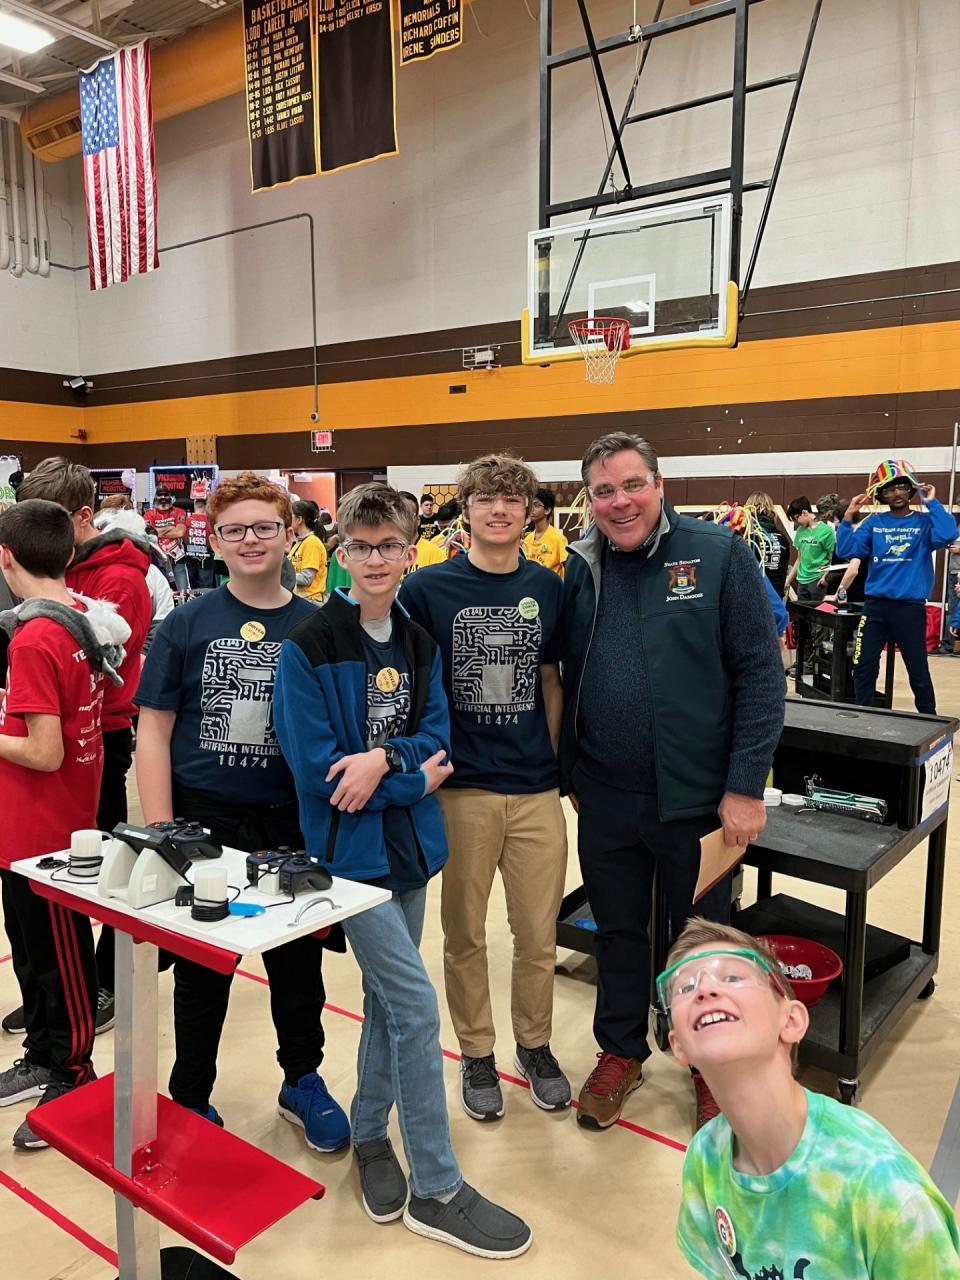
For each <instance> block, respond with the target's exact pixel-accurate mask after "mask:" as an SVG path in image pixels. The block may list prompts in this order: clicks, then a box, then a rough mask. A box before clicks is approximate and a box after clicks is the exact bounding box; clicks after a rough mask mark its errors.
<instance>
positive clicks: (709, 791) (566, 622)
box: [560, 432, 785, 1129]
mask: <svg viewBox="0 0 960 1280" xmlns="http://www.w3.org/2000/svg"><path fill="white" fill-rule="evenodd" d="M583 482H584V486H585V488H586V492H587V497H588V499H589V511H590V515H591V517H592V520H593V523H592V525H591V527H590V528H589V530H588V531H587V533H586V534H585V536H584V537H583V538H581V539H580V541H579V542H575V543H571V545H570V549H569V551H570V554H569V557H568V559H567V564H566V574H565V579H564V600H563V637H564V638H563V646H564V647H563V655H564V657H563V685H564V716H563V729H562V733H561V739H560V785H561V791H562V792H563V793H564V794H569V795H570V797H571V799H572V800H573V802H574V805H575V806H576V807H577V809H578V812H579V815H580V822H579V854H580V867H581V870H582V873H583V882H584V886H585V888H586V890H587V896H588V898H589V901H590V906H591V908H592V911H593V917H594V920H595V922H596V926H597V932H596V934H595V941H596V958H597V1004H596V1012H595V1016H594V1035H595V1036H596V1039H597V1043H598V1045H599V1047H600V1052H599V1053H598V1055H597V1057H598V1062H597V1066H596V1067H595V1068H594V1070H593V1072H592V1073H591V1074H590V1076H589V1078H588V1079H587V1081H586V1083H585V1084H584V1086H583V1088H582V1090H581V1092H580V1101H579V1109H578V1112H577V1119H578V1122H579V1123H580V1124H581V1125H583V1126H585V1127H586V1128H592V1129H606V1128H608V1127H609V1126H610V1125H612V1124H614V1123H615V1122H616V1121H617V1120H618V1119H619V1117H620V1112H621V1110H622V1107H623V1103H624V1100H625V1099H626V1097H627V1095H628V1094H629V1093H631V1092H633V1090H634V1089H637V1088H639V1086H640V1085H641V1084H642V1083H643V1072H642V1065H643V1062H644V1060H645V1059H646V1058H647V1057H648V1056H649V1054H650V1049H649V1046H648V1044H647V1022H648V993H649V990H650V941H649V936H648V933H647V922H648V920H649V918H650V906H651V898H652V889H653V877H654V872H655V871H656V870H657V869H658V868H659V870H660V876H661V882H662V884H663V888H664V892H665V894H666V900H667V906H668V910H669V916H670V932H671V934H672V936H673V937H676V936H677V935H678V934H679V933H680V931H681V930H682V929H683V927H684V925H685V923H686V921H687V918H688V917H689V916H691V915H693V914H694V906H693V894H694V888H695V885H696V882H697V876H698V872H699V867H700V839H701V837H702V836H705V835H707V834H708V833H709V832H711V831H714V830H716V829H717V828H718V827H720V826H722V827H723V833H724V839H725V841H726V843H727V844H728V845H734V844H736V843H737V842H740V841H750V840H753V839H756V837H757V836H758V835H759V833H760V832H761V831H762V830H763V827H764V825H765V821H766V817H765V812H764V807H763V789H764V785H765V782H766V778H767V775H768V773H769V770H770V766H771V763H772V761H773V752H774V748H775V747H776V745H777V742H778V740H779V738H780V732H781V729H782V727H783V700H784V693H785V682H784V676H783V666H782V663H781V660H780V651H779V646H778V642H777V635H776V629H775V627H774V623H773V614H772V612H771V609H770V606H769V603H768V600H767V593H766V589H765V587H764V583H763V578H762V573H761V570H760V568H759V566H758V564H757V562H756V559H755V558H754V556H753V555H752V553H751V551H750V549H749V547H747V546H746V545H745V544H744V542H743V540H742V539H740V538H735V537H734V536H733V535H732V534H731V533H730V532H729V530H727V529H724V528H722V527H721V526H718V525H714V524H707V523H704V522H703V521H699V520H694V519H692V518H690V517H688V516H681V515H678V514H677V513H676V512H675V511H674V510H673V508H672V507H671V506H670V504H669V503H668V502H667V501H666V500H665V499H664V494H663V477H662V476H661V474H660V470H659V464H658V461H657V455H656V453H655V452H654V450H653V449H652V447H651V446H650V445H649V444H648V443H647V441H646V440H643V439H641V437H639V436H635V435H629V434H627V433H626V432H614V433H612V434H610V435H606V436H601V437H600V439H599V440H595V441H594V442H593V444H591V445H590V447H589V448H588V449H587V451H586V454H585V455H584V459H583ZM696 913H697V914H700V915H703V916H706V917H707V918H709V919H713V920H717V921H726V920H727V919H729V913H730V877H729V876H726V877H725V878H724V879H723V880H722V881H721V882H720V883H719V884H717V885H716V886H715V887H714V888H713V889H711V890H710V892H709V893H708V894H707V895H706V896H705V897H703V898H701V899H700V901H699V902H698V903H697V906H696ZM694 1083H695V1086H696V1094H697V1127H699V1126H700V1124H702V1123H704V1122H705V1121H706V1120H707V1119H708V1118H710V1115H711V1114H712V1113H714V1112H715V1104H714V1103H713V1100H712V1098H711V1097H710V1095H709V1092H708V1090H707V1089H706V1086H705V1084H704V1083H703V1081H702V1079H700V1077H699V1075H697V1074H696V1073H695V1074H694Z"/></svg>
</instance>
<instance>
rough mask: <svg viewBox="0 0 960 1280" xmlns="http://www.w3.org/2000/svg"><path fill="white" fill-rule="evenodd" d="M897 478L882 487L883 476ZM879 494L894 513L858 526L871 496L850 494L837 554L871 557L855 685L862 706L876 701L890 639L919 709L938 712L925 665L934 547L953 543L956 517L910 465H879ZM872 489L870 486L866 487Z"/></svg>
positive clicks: (955, 531)
mask: <svg viewBox="0 0 960 1280" xmlns="http://www.w3.org/2000/svg"><path fill="white" fill-rule="evenodd" d="M887 475H891V476H893V478H891V479H889V480H886V482H885V483H880V484H877V483H876V480H877V479H880V480H882V479H883V478H884V477H885V476H887ZM874 477H875V483H874V485H871V488H874V489H875V493H876V496H877V497H878V498H879V499H880V501H881V502H885V503H886V504H887V506H888V507H889V511H888V512H885V513H879V514H875V515H872V516H868V517H867V518H866V520H864V521H863V523H862V524H860V525H858V526H857V527H856V528H854V526H853V524H852V519H853V516H854V515H855V514H856V513H857V512H858V511H859V510H860V508H861V506H862V505H863V503H864V502H866V500H867V496H868V494H867V493H858V494H857V495H856V497H854V498H851V499H850V505H849V506H848V507H847V510H846V514H845V515H844V517H843V520H842V521H841V522H840V525H839V526H838V528H837V553H838V554H839V555H841V556H842V557H843V558H844V559H853V558H854V557H856V558H857V559H859V560H862V559H864V558H866V559H867V561H868V565H869V568H868V569H867V585H866V593H865V600H864V611H863V617H862V618H861V620H860V625H859V627H858V629H857V636H856V641H855V647H854V662H855V665H854V668H853V686H854V690H855V694H856V699H857V702H858V703H859V704H860V706H864V707H870V706H872V705H873V701H874V695H875V693H876V687H877V675H878V674H879V671H880V655H881V654H882V653H883V649H884V646H885V645H886V644H888V643H889V644H895V645H897V646H899V649H900V653H901V656H902V657H903V661H904V665H905V666H906V668H907V675H908V676H909V678H910V688H911V689H912V690H913V700H914V703H915V704H916V708H917V710H918V711H919V712H921V714H924V713H925V714H929V715H933V714H935V713H936V710H937V702H936V695H935V693H934V689H933V681H932V680H931V679H930V668H929V666H928V665H927V643H926V636H927V616H926V603H927V598H928V596H929V595H930V592H931V590H932V588H933V561H932V559H931V555H930V553H931V551H938V550H940V549H941V548H943V547H949V546H950V544H951V543H952V542H954V541H955V540H956V537H957V526H956V522H955V521H954V519H953V516H951V514H950V512H949V511H946V510H945V509H944V508H943V507H942V506H941V505H940V503H939V502H937V499H936V490H935V489H934V487H933V485H932V484H926V485H918V483H917V481H916V479H915V477H914V476H913V473H912V471H911V469H910V467H909V465H908V464H906V463H896V462H882V463H881V464H880V466H879V467H878V468H877V470H876V471H875V472H874ZM918 488H919V492H920V496H921V498H922V499H923V502H924V504H925V505H926V507H927V510H926V511H925V512H918V511H913V510H912V509H911V506H910V503H911V501H912V500H913V496H914V494H915V493H916V492H917V490H918ZM868 492H869V490H868Z"/></svg>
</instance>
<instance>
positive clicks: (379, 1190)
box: [353, 1138, 407, 1222]
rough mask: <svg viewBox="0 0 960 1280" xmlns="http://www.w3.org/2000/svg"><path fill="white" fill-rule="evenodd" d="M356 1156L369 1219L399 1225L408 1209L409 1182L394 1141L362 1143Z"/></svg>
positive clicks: (382, 1140) (356, 1148) (359, 1144)
mask: <svg viewBox="0 0 960 1280" xmlns="http://www.w3.org/2000/svg"><path fill="white" fill-rule="evenodd" d="M353 1156H354V1159H355V1160H356V1162H357V1170H358V1172H359V1174H360V1191H361V1194H362V1196H363V1207H364V1209H365V1210H366V1213H367V1216H368V1217H369V1218H372V1219H373V1221H374V1222H395V1221H396V1220H397V1218H400V1217H402V1216H403V1211H404V1209H405V1208H406V1205H407V1180H406V1178H405V1177H404V1176H403V1170H402V1169H401V1168H400V1161H399V1160H398V1159H397V1157H396V1155H395V1154H394V1150H393V1146H392V1144H391V1142H390V1139H389V1138H379V1139H375V1140H373V1141H372V1142H358V1143H357V1145H356V1146H355V1147H354V1148H353Z"/></svg>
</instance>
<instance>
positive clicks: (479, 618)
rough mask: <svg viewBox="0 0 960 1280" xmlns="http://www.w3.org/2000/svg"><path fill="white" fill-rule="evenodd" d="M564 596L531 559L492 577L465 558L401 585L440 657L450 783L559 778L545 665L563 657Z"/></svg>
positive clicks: (529, 783) (501, 788)
mask: <svg viewBox="0 0 960 1280" xmlns="http://www.w3.org/2000/svg"><path fill="white" fill-rule="evenodd" d="M562 592H563V583H562V582H561V581H560V579H559V578H558V577H557V575H556V574H555V573H551V572H550V570H549V569H544V568H543V566H542V565H539V564H534V563H533V562H532V561H529V560H519V562H518V564H517V568H516V569H514V570H513V572H511V573H486V572H484V570H482V569H478V568H476V566H475V565H473V564H471V563H470V560H469V558H468V557H467V556H465V555H460V556H454V558H453V559H452V560H448V561H447V562H446V563H445V564H437V565H428V566H427V567H426V568H425V569H421V570H420V571H419V572H418V573H414V574H412V575H411V576H410V577H409V578H407V579H406V580H405V581H404V583H403V585H402V587H401V590H400V603H401V604H402V605H403V607H404V608H405V609H406V610H407V612H408V613H409V614H410V616H411V618H413V620H414V622H419V623H420V625H421V626H422V627H424V628H426V630H427V631H428V632H429V633H430V635H431V636H433V638H434V640H436V642H437V644H438V645H439V647H440V655H441V658H442V660H443V684H444V688H445V689H446V691H447V699H448V701H449V703H450V719H451V731H452V739H451V748H452V751H453V767H454V772H453V774H452V775H451V776H450V778H449V779H448V780H447V781H446V782H445V783H444V786H447V787H479V788H481V789H482V790H484V791H497V792H499V793H500V794H501V795H521V794H533V793H535V792H538V791H549V790H551V789H552V788H553V787H556V786H557V785H558V784H559V775H558V772H557V757H556V755H555V753H554V750H553V745H552V743H551V742H550V732H549V730H548V728H547V717H546V713H545V711H544V706H543V688H542V684H541V679H540V668H541V666H543V665H549V664H554V663H559V661H560V653H559V643H560V600H561V595H562Z"/></svg>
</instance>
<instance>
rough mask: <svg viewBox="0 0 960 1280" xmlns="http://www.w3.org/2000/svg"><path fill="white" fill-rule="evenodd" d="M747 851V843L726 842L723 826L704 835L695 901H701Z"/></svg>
mask: <svg viewBox="0 0 960 1280" xmlns="http://www.w3.org/2000/svg"><path fill="white" fill-rule="evenodd" d="M746 851H747V846H746V845H745V844H734V845H727V844H724V842H723V827H718V828H717V830H716V831H711V832H710V834H709V835H706V836H703V837H702V839H701V841H700V874H699V876H698V877H697V887H696V889H694V891H693V900H694V902H699V901H700V899H701V898H702V897H703V895H704V894H705V893H707V892H709V890H710V889H712V888H713V886H714V885H715V884H717V883H718V881H720V880H722V879H723V877H724V876H725V875H726V874H727V872H728V871H732V870H733V868H734V867H735V866H736V865H737V863H738V862H739V861H740V860H741V858H742V857H743V855H744V854H745V853H746Z"/></svg>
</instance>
